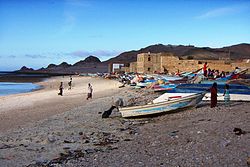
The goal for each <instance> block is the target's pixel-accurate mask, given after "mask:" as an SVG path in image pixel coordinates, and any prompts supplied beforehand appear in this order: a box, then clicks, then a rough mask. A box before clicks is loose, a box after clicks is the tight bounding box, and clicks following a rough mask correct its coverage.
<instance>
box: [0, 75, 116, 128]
mask: <svg viewBox="0 0 250 167" xmlns="http://www.w3.org/2000/svg"><path fill="white" fill-rule="evenodd" d="M60 82H64V88H65V89H64V94H63V96H58V95H57V93H58V92H59V90H58V88H59V85H60ZM68 82H69V77H62V76H60V77H53V78H50V79H48V80H46V81H44V82H38V83H37V84H39V85H42V86H43V87H44V89H42V90H37V91H35V92H30V93H23V94H17V95H9V96H2V97H0V106H1V108H0V119H1V124H0V131H1V132H3V131H6V130H8V129H11V128H17V127H19V126H23V125H25V124H26V123H31V122H33V121H37V120H42V119H44V118H47V117H49V116H52V115H55V114H59V113H63V112H65V111H68V110H71V109H73V108H76V107H78V106H82V105H84V104H86V102H87V101H86V97H87V84H88V83H89V82H90V83H91V84H92V85H93V88H94V95H93V98H94V99H96V98H99V97H103V96H108V95H111V94H113V93H115V92H116V91H117V90H118V89H117V88H118V84H119V83H118V82H115V81H112V80H105V82H104V80H102V79H99V78H90V77H73V88H72V89H71V90H68Z"/></svg>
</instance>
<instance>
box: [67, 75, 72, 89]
mask: <svg viewBox="0 0 250 167" xmlns="http://www.w3.org/2000/svg"><path fill="white" fill-rule="evenodd" d="M68 84H69V90H70V89H71V88H72V77H71V76H70V81H69V83H68Z"/></svg>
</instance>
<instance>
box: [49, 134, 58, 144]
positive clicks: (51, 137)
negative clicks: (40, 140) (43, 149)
mask: <svg viewBox="0 0 250 167" xmlns="http://www.w3.org/2000/svg"><path fill="white" fill-rule="evenodd" d="M48 141H49V142H50V143H54V142H55V141H56V137H55V136H53V135H48Z"/></svg>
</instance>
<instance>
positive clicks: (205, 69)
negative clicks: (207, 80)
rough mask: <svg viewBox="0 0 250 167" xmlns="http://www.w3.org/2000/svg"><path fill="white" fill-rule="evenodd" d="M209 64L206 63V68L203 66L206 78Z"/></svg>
mask: <svg viewBox="0 0 250 167" xmlns="http://www.w3.org/2000/svg"><path fill="white" fill-rule="evenodd" d="M207 67H208V65H207V62H205V64H204V66H203V73H204V76H205V77H207Z"/></svg>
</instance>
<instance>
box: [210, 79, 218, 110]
mask: <svg viewBox="0 0 250 167" xmlns="http://www.w3.org/2000/svg"><path fill="white" fill-rule="evenodd" d="M210 92H211V108H213V107H216V105H217V83H216V82H214V84H213V86H212V87H211V88H210Z"/></svg>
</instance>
